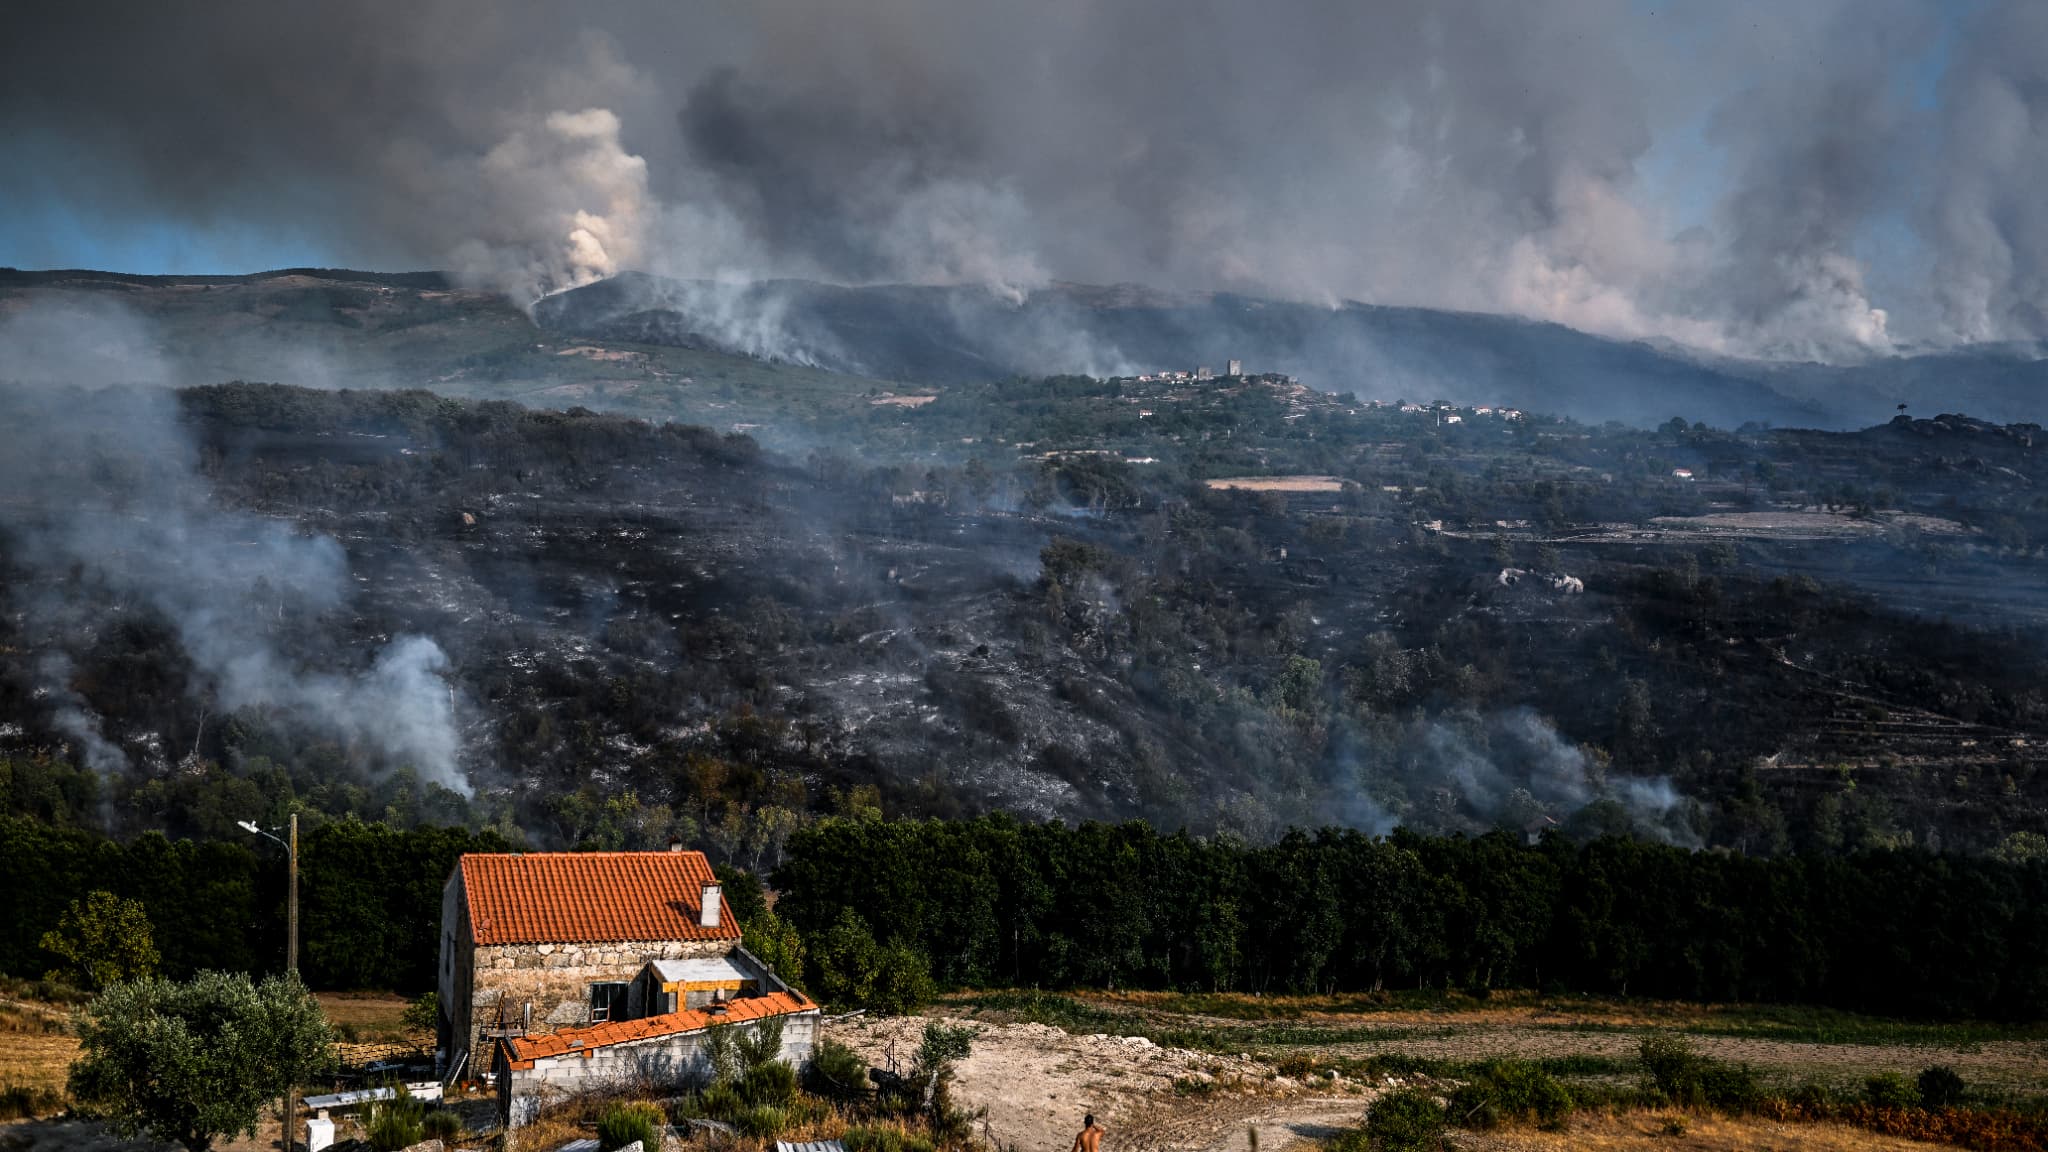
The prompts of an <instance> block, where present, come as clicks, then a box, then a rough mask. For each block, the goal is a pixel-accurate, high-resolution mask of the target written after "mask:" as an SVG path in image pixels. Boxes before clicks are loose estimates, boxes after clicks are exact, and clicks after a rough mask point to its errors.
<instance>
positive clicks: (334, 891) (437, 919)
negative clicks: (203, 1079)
mask: <svg viewBox="0 0 2048 1152" xmlns="http://www.w3.org/2000/svg"><path fill="white" fill-rule="evenodd" d="M506 848H507V845H506V843H505V841H504V840H503V839H502V838H500V837H499V836H498V835H497V834H496V833H494V832H490V831H484V832H470V831H467V830H465V829H462V828H435V827H423V828H411V829H396V828H390V827H387V826H384V825H380V824H365V823H361V822H358V821H354V820H337V821H332V822H329V823H326V824H322V825H320V826H319V827H317V828H314V829H312V830H311V831H309V832H306V833H304V834H303V835H301V837H300V839H299V939H300V949H299V967H300V970H301V973H302V974H303V976H304V977H305V980H306V982H307V984H309V985H310V986H312V987H315V988H390V989H396V990H399V991H403V992H423V991H426V990H428V989H431V988H432V987H433V986H434V976H435V965H436V963H437V962H438V960H439V958H440V926H441V887H442V885H443V884H445V883H446V882H447V880H448V874H449V873H450V872H451V871H452V870H453V869H454V867H455V861H456V860H457V859H458V858H459V857H460V856H461V855H462V854H463V853H465V852H502V851H505V850H506ZM98 891H105V892H112V893H114V894H115V895H117V896H121V897H124V898H126V899H129V900H135V901H138V902H140V903H141V904H142V906H143V908H144V909H145V910H146V911H147V912H148V915H149V921H150V925H151V929H152V932H153V935H154V938H155V942H156V945H157V949H158V951H159V953H160V954H161V967H162V971H163V972H164V974H165V975H167V976H171V977H174V978H179V979H183V978H185V977H188V976H190V975H192V974H193V973H195V972H200V971H204V970H211V969H217V970H222V971H233V972H279V971H282V970H283V968H284V946H285V864H284V854H283V850H282V849H279V848H278V847H276V846H275V845H273V844H271V843H270V842H269V841H267V840H257V839H256V838H255V837H250V838H249V840H248V841H238V840H172V839H169V838H167V837H165V836H163V835H161V834H159V833H154V832H151V833H146V834H144V835H142V836H138V837H136V838H135V839H133V840H130V841H126V842H122V841H117V840H113V839H109V838H107V837H104V836H101V835H99V834H98V833H95V832H91V831H87V830H84V829H78V828H56V827H51V826H50V825H48V824H43V823H40V822H38V821H34V820H25V819H19V818H15V817H0V923H5V924H9V925H12V926H13V927H14V930H13V931H8V932H0V973H6V974H8V975H12V976H20V977H24V978H35V977H39V976H42V975H43V974H44V973H45V972H47V971H49V970H51V969H52V968H53V967H56V961H57V957H54V956H52V955H51V954H49V953H48V952H46V951H45V950H44V949H43V947H42V944H41V941H42V938H43V936H44V934H45V933H46V932H47V931H49V930H50V929H53V928H55V927H57V925H58V923H59V921H60V920H61V919H62V917H63V916H64V913H65V911H66V909H67V908H69V907H70V905H71V903H72V902H73V901H77V900H83V899H85V898H87V897H88V896H89V895H90V894H91V893H93V892H98Z"/></svg>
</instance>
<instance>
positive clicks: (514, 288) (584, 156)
mask: <svg viewBox="0 0 2048 1152" xmlns="http://www.w3.org/2000/svg"><path fill="white" fill-rule="evenodd" d="M473 175H474V184H473V187H474V189H475V192H476V194H477V201H476V202H475V203H473V204H472V205H471V206H470V207H471V209H472V212H471V214H470V215H468V216H467V219H469V220H470V221H472V222H473V224H474V226H475V227H476V228H478V229H479V231H478V232H477V233H476V234H474V235H471V236H469V237H467V238H466V239H464V240H462V241H461V242H459V243H457V244H456V245H455V246H454V247H453V248H452V249H451V250H450V251H449V253H448V260H449V264H450V268H451V270H452V271H453V272H454V274H455V276H456V278H457V279H458V280H459V281H461V282H463V283H466V284H470V285H473V286H477V287H483V288H488V289H491V290H493V291H498V292H502V293H504V294H505V295H507V296H509V297H511V298H512V299H513V300H514V301H515V302H517V303H520V304H522V305H530V304H532V303H533V302H534V301H535V300H538V299H540V298H541V297H543V296H547V295H549V294H551V293H555V292H560V291H564V290H566V289H569V288H575V287H579V286H581V285H584V284H589V283H593V282H595V281H598V280H602V279H604V278H605V277H608V276H613V275H616V274H617V273H618V272H619V271H620V270H621V269H624V268H628V267H634V266H637V262H638V261H639V260H640V258H641V255H642V252H643V248H644V244H645V240H646V231H647V227H648V223H649V220H650V218H651V216H652V215H653V209H652V207H651V205H650V202H649V198H648V192H647V162H646V161H645V160H643V159H641V158H640V157H638V156H635V155H633V154H632V153H630V152H628V151H626V149H625V147H624V146H623V145H621V144H620V142H619V118H618V116H617V115H615V114H614V113H612V112H611V111H610V110H609V109H605V108H585V109H583V110H582V111H580V112H559V111H558V112H550V113H548V114H546V115H545V116H542V117H541V118H540V119H539V122H538V123H536V124H532V125H528V126H524V127H521V128H519V129H517V130H515V131H513V132H512V134H511V135H509V136H507V137H506V138H505V139H504V140H502V141H500V142H499V143H498V145H497V146H496V147H494V148H492V149H491V150H490V151H489V152H487V153H485V154H484V155H483V157H482V158H481V159H480V160H479V161H478V162H477V166H476V170H475V172H474V174H473ZM462 184H463V185H464V186H470V182H469V181H462Z"/></svg>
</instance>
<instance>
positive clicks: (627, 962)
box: [469, 940, 736, 1052]
mask: <svg viewBox="0 0 2048 1152" xmlns="http://www.w3.org/2000/svg"><path fill="white" fill-rule="evenodd" d="M735 944H736V942H735V941H730V940H656V941H635V942H626V943H608V944H485V945H481V946H479V947H477V948H476V952H475V955H474V957H473V958H472V959H471V961H470V968H471V971H472V972H473V973H474V974H475V975H474V978H473V979H474V986H473V987H472V989H471V990H470V996H469V1005H470V1010H469V1018H470V1021H471V1024H470V1027H469V1038H470V1040H469V1042H470V1043H471V1044H477V1043H478V1041H477V1039H476V1037H477V1033H478V1032H479V1031H481V1030H482V1029H484V1028H487V1027H489V1026H490V1024H491V1022H492V1021H494V1020H495V1019H497V1013H498V1000H499V998H500V997H503V998H505V999H507V1000H508V1001H509V1002H510V1003H509V1004H508V1006H507V1008H506V1015H507V1017H508V1018H510V1019H513V1020H517V1019H519V1018H520V1016H521V1014H522V1013H523V1012H524V1011H525V1006H526V1004H527V1003H529V1002H531V1003H532V1004H533V1022H532V1024H531V1025H530V1026H529V1027H528V1028H527V1034H528V1035H532V1036H543V1035H546V1034H548V1033H550V1032H553V1031H555V1030H556V1029H558V1028H581V1027H583V1026H584V1025H586V1024H589V1023H590V986H591V985H592V984H601V983H606V982H616V983H620V984H624V983H628V982H630V981H631V980H632V979H633V977H635V976H638V975H639V974H640V970H641V969H642V968H644V967H646V965H647V962H648V961H650V960H681V959H688V958H701V957H709V956H723V955H725V954H726V953H728V952H730V951H732V949H733V947H734V946H735ZM477 1050H478V1051H480V1052H481V1051H487V1050H488V1045H484V1046H481V1047H479V1048H478V1049H477Z"/></svg>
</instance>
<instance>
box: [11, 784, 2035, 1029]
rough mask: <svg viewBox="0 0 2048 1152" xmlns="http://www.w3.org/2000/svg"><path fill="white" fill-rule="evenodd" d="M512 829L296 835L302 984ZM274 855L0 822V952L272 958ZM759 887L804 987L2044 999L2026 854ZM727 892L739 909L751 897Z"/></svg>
mask: <svg viewBox="0 0 2048 1152" xmlns="http://www.w3.org/2000/svg"><path fill="white" fill-rule="evenodd" d="M507 849H508V845H507V844H506V843H505V841H504V840H503V839H502V838H501V837H499V836H498V835H497V834H496V833H495V832H491V831H483V832H471V831H467V830H464V829H460V828H433V827H422V828H412V829H395V828H390V827H386V826H382V825H376V824H365V823H360V822H357V821H353V820H339V821H333V822H330V823H327V824H324V825H321V826H319V827H318V828H315V829H313V830H312V831H310V832H309V833H307V834H305V835H304V836H303V837H302V840H301V851H300V863H301V888H300V900H301V968H302V970H303V973H304V975H305V978H306V980H307V982H308V983H309V984H310V985H311V986H313V987H316V988H390V989H395V990H398V991H402V992H420V991H425V990H427V989H430V988H432V987H433V984H434V975H435V964H436V961H437V958H438V954H439V952H438V949H439V940H438V933H439V923H440V899H441V888H442V885H443V884H444V883H445V881H446V880H447V877H448V874H449V872H450V871H451V870H452V869H453V867H454V865H455V861H456V859H457V858H458V857H459V856H460V855H461V854H462V853H464V852H492V851H505V850H507ZM725 874H727V875H728V877H729V879H730V880H733V881H740V883H744V881H741V878H740V876H739V874H737V873H733V872H731V870H726V873H725ZM284 875H285V872H284V864H283V861H282V859H281V858H280V854H279V852H278V850H277V849H276V848H275V847H273V846H271V845H269V844H268V842H265V841H258V842H254V843H249V842H242V841H205V840H178V841H173V840H170V839H167V838H165V837H163V836H161V835H158V834H154V833H151V834H147V835H143V836H140V837H137V838H136V839H134V840H131V841H128V842H125V843H124V842H119V841H115V840H111V839H107V838H105V837H102V836H100V835H99V834H97V833H93V832H90V831H86V830H83V829H71V828H54V827H51V826H49V825H46V824H42V823H39V822H36V821H33V820H25V819H19V818H12V817H0V922H5V923H7V924H10V925H14V926H15V927H16V928H17V930H16V931H13V932H9V933H0V972H4V973H6V974H10V975H15V976H23V977H35V976H39V975H41V974H43V973H44V972H45V971H46V970H48V969H50V968H51V967H53V965H54V961H55V959H56V958H55V957H52V956H50V955H48V954H46V953H45V952H44V951H43V950H42V948H41V945H40V941H41V939H42V937H43V935H44V934H45V932H47V931H48V930H50V929H52V928H54V927H56V926H57V924H58V922H59V920H60V919H61V918H62V916H63V915H64V912H65V910H66V909H67V908H68V907H69V906H70V905H71V903H72V902H73V901H75V900H80V899H83V898H85V897H86V896H88V895H89V894H90V893H92V892H94V891H101V890H104V891H109V892H113V893H115V894H117V895H120V896H122V897H125V898H127V899H132V900H136V901H139V902H141V904H142V905H143V906H144V908H146V909H147V911H148V914H149V919H150V921H151V923H152V925H153V928H154V932H155V939H156V944H157V948H158V950H159V951H160V953H161V966H162V971H163V972H164V973H165V974H166V975H168V976H172V977H184V976H188V975H190V974H191V973H193V972H197V971H200V970H204V969H224V970H232V971H248V972H266V971H277V970H279V969H280V968H281V967H282V960H283V947H284ZM773 879H774V883H775V886H776V887H777V888H778V889H779V890H780V895H779V898H778V900H777V902H776V904H775V906H774V908H775V912H774V914H775V917H776V918H777V921H778V924H779V925H786V926H787V929H788V930H789V931H791V932H793V933H794V934H795V936H796V937H798V938H799V940H800V943H801V947H800V948H791V949H790V951H791V952H792V953H795V952H797V951H803V952H808V954H809V956H808V968H807V969H806V975H807V977H808V978H809V979H810V981H811V982H812V983H813V984H818V985H820V986H823V985H829V984H831V983H832V981H833V979H834V978H835V976H836V975H837V974H835V973H833V972H828V971H824V970H823V969H824V968H827V967H830V966H831V965H832V964H833V963H834V962H835V961H834V960H833V957H834V956H836V955H837V954H838V953H840V952H844V951H846V949H844V948H841V947H839V943H840V942H843V938H846V937H849V935H851V936H854V937H859V938H871V939H872V940H873V941H875V942H876V947H877V948H878V949H879V950H880V951H881V953H882V954H887V955H891V956H896V957H913V958H915V960H916V961H917V962H918V966H919V967H921V968H922V967H927V966H928V970H929V973H930V978H931V980H932V981H933V982H934V983H935V984H936V985H937V986H938V987H954V988H961V987H1043V988H1058V987H1112V988H1172V989H1184V990H1236V991H1256V992H1334V991H1365V990H1374V989H1395V988H1416V987H1453V988H1458V989H1462V990H1465V991H1468V992H1484V991H1486V990H1489V989H1494V988H1536V989H1541V990H1544V991H1551V992H1581V993H1593V994H1610V995H1626V996H1649V997H1666V998H1673V999H1686V1000H1705V1001H1734V1000H1741V1001H1751V1002H1784V1003H1807V1004H1822V1005H1829V1006H1833V1007H1838V1008H1844V1009H1849V1010H1853V1011H1859V1012H1867V1013H1875V1014H1881V1015H1904V1016H1929V1017H1951V1018H1953V1017H1980V1018H1994V1019H2008V1020H2028V1019H2040V1018H2043V1017H2048V859H2041V858H2034V859H2000V858H1997V857H1965V856H1960V855H1944V854H1934V853H1928V852H1924V851H1919V850H1890V851H1873V852H1864V853H1858V854H1854V855H1850V856H1845V857H1820V856H1795V855H1784V856H1775V857H1769V858H1752V857H1743V856H1738V855H1735V854H1732V853H1726V852H1715V851H1707V852H1694V851H1686V850H1683V849H1679V848H1675V847H1669V846H1665V845H1658V844H1651V843H1645V842H1641V841H1632V840H1624V839H1615V838H1607V839H1598V840H1594V841H1591V842H1588V843H1584V844H1575V843H1572V842H1570V841H1568V840H1566V839H1564V838H1562V837H1558V836H1555V835H1551V836H1546V837H1545V838H1544V839H1543V840H1542V841H1541V842H1540V843H1537V844H1533V845H1532V844H1528V843H1525V842H1524V841H1523V839H1522V838H1521V837H1519V836H1513V835H1509V834H1505V833H1494V834H1490V835H1486V836H1480V837H1476V838H1469V837H1462V836H1450V837H1426V836H1420V835H1415V834H1413V833H1409V832H1405V831H1401V832H1396V833H1394V834H1393V835H1391V836H1387V837H1372V836H1367V835H1364V834H1362V833H1358V832H1354V831H1348V830H1339V829H1324V830H1321V831H1318V832H1313V833H1308V832H1298V831H1297V832H1292V833H1289V834H1288V835H1286V836H1284V837H1282V838H1281V839H1279V840H1278V841H1276V842H1274V843H1271V844H1265V845H1253V844H1248V843H1245V842H1243V841H1239V840H1235V839H1233V838H1229V837H1213V838H1200V837H1195V836H1190V835H1187V834H1185V833H1176V834H1171V835H1169V834H1163V833H1160V832H1158V831H1156V830H1154V829H1153V828H1151V827H1150V826H1149V825H1145V824H1140V823H1135V822H1133V823H1127V824H1115V825H1111V824H1094V823H1090V824H1082V825H1079V826H1075V827H1069V826H1066V825H1062V824H1057V823H1047V824H1034V823H1027V822H1024V821H1020V820H1017V819H1015V818H1013V817H1008V816H1002V815H994V816H983V817H978V818H975V819H971V820H954V821H944V820H924V821H888V820H882V819H879V818H877V817H876V816H874V815H872V814H866V815H860V816H850V817H830V818H826V819H824V820H821V821H818V822H816V823H814V824H811V825H808V826H806V827H804V828H802V829H799V830H798V831H796V832H795V833H794V834H792V835H791V837H790V839H789V842H788V845H787V850H786V857H785V861H784V863H783V865H782V866H781V867H780V868H779V869H777V871H776V872H775V875H774V878H773ZM738 887H739V884H735V888H736V890H737V889H738ZM748 905H749V906H748V908H746V909H743V910H742V912H743V915H744V914H746V913H751V914H752V915H754V916H756V917H762V916H765V915H766V912H765V907H755V906H754V904H753V902H752V901H748ZM849 913H851V915H850V916H849ZM777 930H778V931H779V930H781V929H780V928H779V927H778V929H777ZM812 969H816V970H815V971H813V970H812ZM840 982H841V983H844V981H840Z"/></svg>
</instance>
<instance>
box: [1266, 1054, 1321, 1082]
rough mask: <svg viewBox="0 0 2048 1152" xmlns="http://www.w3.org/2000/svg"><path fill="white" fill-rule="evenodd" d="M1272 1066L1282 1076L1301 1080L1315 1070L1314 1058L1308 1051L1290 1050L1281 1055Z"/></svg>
mask: <svg viewBox="0 0 2048 1152" xmlns="http://www.w3.org/2000/svg"><path fill="white" fill-rule="evenodd" d="M1273 1067H1274V1068H1275V1069H1276V1070H1277V1071H1278V1072H1279V1073H1280V1074H1281V1075H1282V1076H1286V1077H1288V1078H1289V1079H1293V1080H1301V1079H1305V1078H1306V1077H1308V1076H1309V1075H1310V1074H1311V1073H1313V1072H1314V1071H1315V1070H1316V1058H1315V1057H1314V1056H1313V1055H1310V1054H1308V1053H1304V1052H1292V1053H1289V1054H1288V1055H1286V1056H1282V1057H1281V1058H1280V1062H1279V1063H1278V1064H1275V1065H1274V1066H1273Z"/></svg>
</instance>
